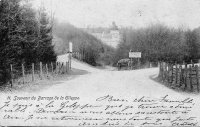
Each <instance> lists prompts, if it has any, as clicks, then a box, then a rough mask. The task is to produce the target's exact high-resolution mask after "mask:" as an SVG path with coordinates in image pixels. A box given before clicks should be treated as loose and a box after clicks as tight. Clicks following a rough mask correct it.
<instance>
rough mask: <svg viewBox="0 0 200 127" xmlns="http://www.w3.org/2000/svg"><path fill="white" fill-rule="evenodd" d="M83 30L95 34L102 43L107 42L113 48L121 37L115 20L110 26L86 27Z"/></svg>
mask: <svg viewBox="0 0 200 127" xmlns="http://www.w3.org/2000/svg"><path fill="white" fill-rule="evenodd" d="M84 31H86V32H87V33H89V34H91V35H93V36H95V37H96V38H97V39H99V40H101V41H102V42H103V43H104V44H107V45H109V46H112V47H114V48H116V47H117V46H118V44H119V43H120V41H121V38H122V35H121V33H120V31H119V29H118V27H117V25H116V24H115V22H113V23H112V26H111V27H110V28H102V27H101V28H86V29H84Z"/></svg>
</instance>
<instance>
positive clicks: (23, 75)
mask: <svg viewBox="0 0 200 127" xmlns="http://www.w3.org/2000/svg"><path fill="white" fill-rule="evenodd" d="M22 78H23V84H24V83H25V72H24V64H22Z"/></svg>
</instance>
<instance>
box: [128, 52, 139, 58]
mask: <svg viewBox="0 0 200 127" xmlns="http://www.w3.org/2000/svg"><path fill="white" fill-rule="evenodd" d="M141 55H142V53H141V52H129V58H141Z"/></svg>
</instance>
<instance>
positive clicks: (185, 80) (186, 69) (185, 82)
mask: <svg viewBox="0 0 200 127" xmlns="http://www.w3.org/2000/svg"><path fill="white" fill-rule="evenodd" d="M187 78H188V67H187V64H186V63H185V77H184V84H185V88H184V90H185V89H186V88H187V86H188V84H187Z"/></svg>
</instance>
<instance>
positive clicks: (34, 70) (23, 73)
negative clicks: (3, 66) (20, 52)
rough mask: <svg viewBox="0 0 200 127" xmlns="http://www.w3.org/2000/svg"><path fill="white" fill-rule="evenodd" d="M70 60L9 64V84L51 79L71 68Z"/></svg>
mask: <svg viewBox="0 0 200 127" xmlns="http://www.w3.org/2000/svg"><path fill="white" fill-rule="evenodd" d="M70 64H71V62H70V61H68V62H65V63H64V62H51V63H42V62H40V63H36V64H35V63H32V65H24V64H22V65H21V66H13V65H10V75H11V78H10V85H11V87H12V86H13V85H16V84H18V85H19V84H27V83H31V82H35V81H38V80H44V79H52V78H54V77H57V76H58V75H60V74H66V73H68V72H69V71H70V70H71V65H70Z"/></svg>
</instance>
